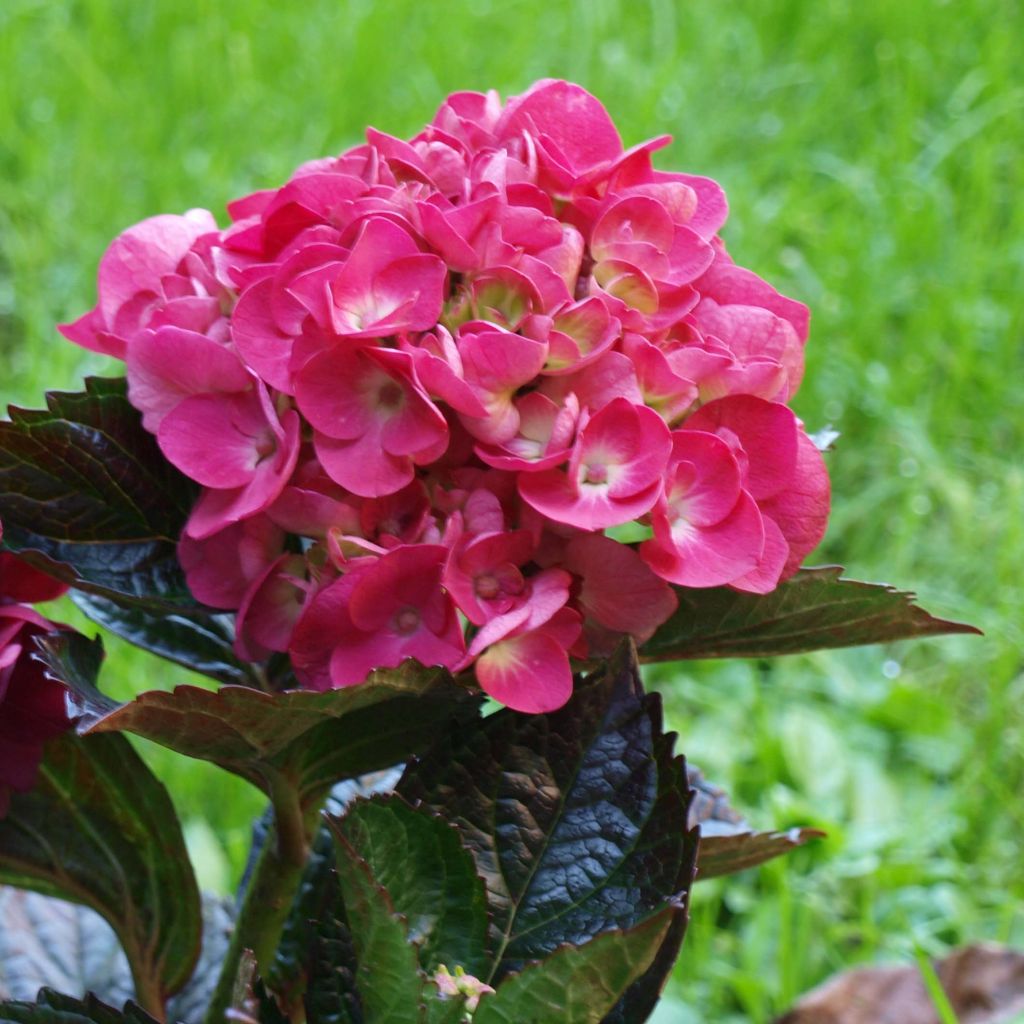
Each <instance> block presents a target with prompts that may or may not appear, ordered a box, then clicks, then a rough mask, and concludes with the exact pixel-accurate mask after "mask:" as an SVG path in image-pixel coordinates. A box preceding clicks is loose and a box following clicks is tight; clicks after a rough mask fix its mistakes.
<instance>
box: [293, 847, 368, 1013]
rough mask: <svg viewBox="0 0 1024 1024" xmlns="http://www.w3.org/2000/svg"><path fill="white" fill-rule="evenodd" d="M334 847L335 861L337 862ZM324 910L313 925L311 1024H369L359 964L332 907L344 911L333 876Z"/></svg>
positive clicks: (307, 995)
mask: <svg viewBox="0 0 1024 1024" xmlns="http://www.w3.org/2000/svg"><path fill="white" fill-rule="evenodd" d="M333 854H334V851H333V847H332V849H331V858H332V861H333ZM324 895H325V899H324V909H323V910H322V911H321V914H320V917H319V918H318V919H317V920H316V921H314V922H313V924H314V932H313V939H312V942H311V944H310V957H309V968H308V969H309V978H308V984H307V987H306V992H305V995H304V999H303V1003H304V1006H305V1010H306V1019H307V1020H308V1021H309V1022H310V1024H365V1020H364V1017H363V1007H362V1003H361V1001H360V999H359V993H358V992H357V991H356V972H357V971H358V963H357V961H356V953H355V949H354V948H353V944H352V934H351V932H350V931H349V930H348V925H347V924H346V922H345V920H344V917H343V915H341V916H339V915H338V914H337V913H335V912H334V911H332V910H330V909H328V908H329V907H340V905H341V891H340V889H339V888H338V878H337V875H336V874H335V873H334V872H331V873H330V876H329V883H328V889H327V891H326V892H325V894H324Z"/></svg>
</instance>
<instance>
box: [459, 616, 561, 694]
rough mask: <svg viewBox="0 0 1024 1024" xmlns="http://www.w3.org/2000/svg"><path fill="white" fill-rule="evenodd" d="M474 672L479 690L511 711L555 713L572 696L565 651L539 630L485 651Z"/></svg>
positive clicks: (556, 641)
mask: <svg viewBox="0 0 1024 1024" xmlns="http://www.w3.org/2000/svg"><path fill="white" fill-rule="evenodd" d="M475 671H476V678H477V681H478V682H479V683H480V686H481V687H482V688H483V690H484V691H485V692H486V693H488V694H490V696H491V697H493V698H494V699H495V700H496V701H499V702H500V703H502V704H504V705H505V706H506V707H510V708H512V709H513V710H514V711H523V712H525V713H527V714H543V713H545V712H548V711H556V710H557V709H558V708H560V707H562V705H563V704H565V702H566V701H567V700H568V699H569V698H570V697H571V696H572V670H571V668H570V667H569V656H568V655H567V654H566V648H565V647H563V646H562V645H561V644H560V643H559V642H558V640H556V639H555V638H554V637H552V636H550V635H548V634H547V633H545V632H544V631H543V630H537V631H534V632H532V633H525V634H523V635H522V636H516V637H512V638H510V639H508V640H502V641H500V642H498V643H497V644H494V645H493V646H492V647H489V648H488V649H487V650H486V651H485V652H484V653H483V654H481V655H480V657H478V658H477V660H476V665H475Z"/></svg>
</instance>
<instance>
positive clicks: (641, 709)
mask: <svg viewBox="0 0 1024 1024" xmlns="http://www.w3.org/2000/svg"><path fill="white" fill-rule="evenodd" d="M673 740H674V736H672V735H665V734H663V733H662V731H661V705H660V700H659V698H658V696H657V695H656V694H649V695H644V693H643V690H642V688H641V687H640V681H639V675H638V671H637V667H636V661H635V652H634V651H633V650H632V648H626V647H623V648H622V649H620V652H619V653H618V654H617V655H616V656H615V657H614V658H613V659H612V660H611V661H610V662H609V664H608V666H607V667H606V669H604V670H602V671H601V672H598V673H596V674H595V675H593V676H592V677H591V678H590V679H588V680H586V681H584V682H581V683H578V684H577V687H576V692H575V694H574V695H573V697H572V699H571V700H570V702H569V703H568V704H567V705H566V706H565V707H564V708H562V709H561V710H559V711H557V712H554V713H552V714H548V715H523V714H519V713H517V712H514V711H510V710H507V709H506V710H502V711H499V712H497V713H496V714H494V715H491V716H489V717H487V718H485V719H484V720H483V721H482V722H481V723H480V724H479V726H478V727H476V728H475V729H458V730H450V731H449V733H448V734H447V735H446V736H445V737H443V738H442V739H441V740H440V741H439V743H438V744H437V746H436V747H435V748H434V749H433V750H432V751H431V752H430V753H429V754H427V755H426V756H425V757H424V758H423V759H422V760H421V761H419V762H416V763H414V764H412V765H410V767H409V768H408V769H407V771H406V773H405V775H404V776H403V778H402V780H401V781H400V783H399V786H398V792H399V793H400V794H402V795H403V796H404V797H406V799H408V800H409V801H410V802H413V803H415V802H416V801H419V802H421V803H422V805H423V806H426V807H429V808H431V809H433V810H436V811H437V812H438V813H440V814H442V815H443V816H444V817H445V818H446V819H447V820H449V821H452V822H453V823H454V824H455V825H456V826H457V827H458V829H459V833H460V836H461V838H462V841H463V843H464V844H465V845H466V846H467V847H468V848H469V849H470V850H471V851H472V853H473V855H474V857H475V859H476V866H477V871H478V872H479V874H480V875H481V877H482V878H483V879H484V882H485V885H486V887H487V897H488V904H489V907H490V911H491V915H492V924H491V942H492V950H493V966H492V968H491V971H490V974H489V976H484V977H482V979H481V980H484V981H488V982H489V983H491V984H494V979H498V980H500V979H501V978H502V977H503V976H504V975H505V974H507V973H508V972H509V971H515V970H519V969H520V968H521V967H522V966H523V965H524V964H525V963H526V962H528V961H530V960H536V959H542V958H544V957H545V956H547V955H548V954H549V953H552V952H553V951H554V950H555V949H557V948H558V947H559V946H562V945H563V944H565V943H571V944H574V945H581V944H583V943H585V942H587V941H588V940H590V939H592V938H594V937H595V936H597V935H599V934H600V933H602V932H605V931H608V930H610V929H616V928H619V929H627V930H628V929H629V928H632V927H633V926H634V925H636V924H637V923H639V922H640V921H642V920H644V919H645V918H646V917H647V916H648V915H650V914H651V913H653V912H656V911H658V910H660V909H661V908H662V907H663V906H664V905H665V903H666V901H667V900H670V899H673V898H676V897H679V898H685V893H686V891H687V890H688V888H689V885H690V882H691V880H692V877H693V871H694V863H695V858H696V845H697V841H696V831H695V830H690V829H688V826H687V807H688V803H689V798H690V797H689V788H688V786H687V783H686V775H685V767H684V764H683V762H682V758H676V757H673V756H672V743H673ZM675 938H676V937H675V936H673V941H675ZM679 938H681V935H680V936H679ZM659 987H660V986H659Z"/></svg>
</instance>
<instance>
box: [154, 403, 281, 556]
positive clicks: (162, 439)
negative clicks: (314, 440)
mask: <svg viewBox="0 0 1024 1024" xmlns="http://www.w3.org/2000/svg"><path fill="white" fill-rule="evenodd" d="M299 429H300V423H299V416H298V413H297V412H296V411H295V410H294V409H286V410H285V411H284V413H283V414H281V415H280V416H279V415H278V412H277V410H276V409H275V408H274V405H273V402H272V401H271V399H270V396H269V395H268V394H267V391H266V389H265V388H264V387H263V385H262V384H261V385H259V386H258V387H256V388H254V389H253V390H252V391H247V392H244V393H241V394H232V395H193V396H192V397H190V398H186V399H184V400H183V401H182V402H180V403H179V404H178V405H177V406H175V408H174V409H173V410H172V411H171V412H170V413H168V414H167V415H166V416H165V417H164V419H163V422H162V423H161V424H160V431H159V433H158V434H157V442H158V443H159V445H160V449H161V451H163V453H164V455H166V456H167V458H168V459H169V460H170V462H172V463H173V464H174V465H175V466H177V467H178V469H180V470H181V471H182V472H183V473H184V474H185V475H186V476H188V477H191V478H192V479H193V480H195V481H196V482H197V483H199V484H202V485H203V487H205V488H207V490H206V491H205V492H204V494H203V495H202V497H201V498H200V499H199V501H198V502H197V504H196V505H195V507H194V508H193V510H192V515H191V516H190V517H189V521H188V524H187V525H186V528H185V531H186V533H188V535H189V536H191V537H194V538H196V539H197V540H201V539H202V538H204V537H208V536H210V534H213V533H216V532H217V531H218V530H222V529H224V527H226V526H229V525H230V524H231V523H235V522H238V521H239V520H241V519H246V518H248V517H249V516H252V515H255V514H256V513H257V512H262V511H263V510H264V509H266V508H267V507H268V506H269V505H270V504H271V503H272V502H273V501H274V499H275V498H277V497H278V495H279V494H280V493H281V491H282V490H283V489H284V487H285V484H287V483H288V479H289V477H290V476H291V473H292V470H293V469H294V468H295V463H296V461H297V459H298V455H299Z"/></svg>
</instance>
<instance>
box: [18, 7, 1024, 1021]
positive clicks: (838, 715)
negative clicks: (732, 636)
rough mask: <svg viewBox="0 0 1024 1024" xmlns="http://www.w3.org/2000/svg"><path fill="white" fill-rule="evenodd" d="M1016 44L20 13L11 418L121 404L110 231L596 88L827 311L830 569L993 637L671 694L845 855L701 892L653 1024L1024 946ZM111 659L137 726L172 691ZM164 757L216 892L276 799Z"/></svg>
mask: <svg viewBox="0 0 1024 1024" xmlns="http://www.w3.org/2000/svg"><path fill="white" fill-rule="evenodd" d="M1022 40H1024V15H1022V8H1021V4H1020V3H1018V2H1012V0H1005V2H1000V0H959V2H955V3H940V2H929V0H900V2H892V0H850V2H840V0H749V2H746V0H737V2H731V3H722V2H718V3H713V2H710V0H707V2H693V3H686V4H684V3H677V2H673V0H622V2H620V0H578V2H577V0H566V2H561V0H500V2H499V0H471V2H455V0H448V2H436V3H430V2H429V0H428V2H424V0H380V2H378V3H372V2H369V0H364V2H356V0H349V2H339V0H333V2H331V0H304V2H302V3H298V2H295V3H289V2H285V0H276V2H265V0H245V2H227V0H224V2H214V0H209V2H200V0H175V2H170V0H168V2H156V0H149V2H137V0H123V2H115V0H77V2H74V0H2V2H0V68H2V69H3V70H2V73H0V380H2V388H3V396H4V398H5V399H6V400H8V401H12V402H16V403H22V404H27V405H30V406H31V405H38V404H39V403H40V401H41V395H42V392H43V390H44V389H46V388H58V389H60V388H63V389H72V390H73V389H76V388H77V386H78V381H79V380H80V378H81V376H82V374H83V373H87V372H105V373H117V372H120V371H119V369H118V367H117V366H115V365H113V364H112V363H111V361H108V360H104V359H101V358H99V357H93V356H90V355H89V354H87V353H83V352H82V351H80V350H78V349H76V348H75V347H74V346H72V345H70V344H68V343H65V342H64V341H63V340H62V339H61V338H60V337H59V336H58V335H57V333H56V331H55V330H54V324H55V322H57V321H60V320H65V319H69V318H72V317H75V316H77V315H78V314H79V313H80V312H82V311H84V310H85V309H86V308H88V307H89V306H90V305H91V304H92V303H93V301H94V275H95V270H96V264H97V261H98V259H99V256H100V254H101V253H102V251H103V249H104V248H105V246H106V244H107V242H108V241H109V240H110V239H111V238H112V237H113V235H114V234H116V233H117V232H118V231H120V230H121V229H122V228H123V227H125V226H127V225H129V224H131V223H133V222H135V221H138V220H140V219H142V218H144V217H147V216H149V215H152V214H154V213H157V212H164V211H170V212H181V211H183V210H185V209H186V208H188V207H192V206H205V207H208V208H209V209H211V210H213V211H215V213H217V215H218V216H222V215H223V208H224V204H225V202H226V201H227V200H228V199H230V198H232V197H234V196H237V195H241V194H244V193H247V192H249V191H251V190H253V189H255V188H259V187H267V186H273V185H276V184H279V183H280V182H281V181H282V180H283V179H284V178H285V177H286V176H287V175H288V174H289V172H290V171H291V169H292V168H293V167H294V166H295V165H296V164H297V163H299V162H301V161H303V160H305V159H308V158H311V157H314V156H320V155H325V154H329V153H334V152H337V151H339V150H340V149H342V148H343V147H345V146H348V145H350V144H353V143H355V142H357V141H359V140H360V138H361V133H362V130H363V128H364V127H365V125H366V124H367V123H370V124H373V125H374V126H377V127H379V128H381V129H383V130H385V131H387V132H390V133H392V134H395V135H400V136H401V135H408V134H411V133H413V132H414V131H416V130H417V129H418V128H419V127H420V126H421V125H422V124H423V123H424V122H425V121H426V120H428V119H429V117H430V116H431V115H432V113H433V110H434V109H435V107H436V106H437V105H438V103H439V102H440V100H441V99H442V97H443V96H444V95H445V94H446V93H448V92H449V91H452V90H456V89H487V88H496V89H498V90H500V91H501V92H502V94H503V95H508V94H510V93H511V94H514V93H516V92H518V91H521V90H522V89H524V88H525V87H526V86H527V85H529V83H531V82H532V81H533V80H534V79H536V78H540V77H544V76H558V77H566V78H570V79H574V80H576V81H578V82H580V83H582V84H583V85H585V86H586V87H587V88H588V89H590V90H591V91H592V92H594V93H595V94H597V95H598V96H599V97H600V98H601V99H602V100H603V101H604V103H605V104H606V106H607V107H608V108H609V110H610V111H611V113H612V115H613V117H614V118H615V120H616V122H617V123H618V124H619V125H620V126H621V129H622V131H623V135H624V137H625V141H626V143H627V144H632V143H634V142H637V141H640V140H642V139H644V138H646V137H649V136H651V135H655V134H659V133H662V132H671V133H672V134H674V135H675V138H676V142H675V144H674V145H673V146H672V147H671V148H670V149H668V150H665V151H663V152H662V153H660V154H658V156H657V158H656V159H657V162H658V164H659V166H662V167H665V168H675V169H681V170H686V171H690V172H693V173H700V174H707V175H711V176H713V177H715V178H717V179H718V180H719V181H721V182H722V184H723V185H724V186H725V188H726V191H727V193H728V195H729V198H730V202H731V209H732V214H731V217H730V220H729V223H728V224H727V226H726V229H725V232H724V234H725V237H726V239H727V241H728V243H729V246H730V250H731V251H732V253H733V255H734V256H735V257H736V259H737V260H738V261H739V262H741V263H743V264H745V265H747V266H750V267H752V268H754V269H755V270H757V271H758V272H759V273H760V274H762V276H764V277H766V278H767V279H768V280H770V281H771V282H773V283H774V284H775V285H776V286H777V287H778V288H779V289H780V290H781V291H783V292H785V293H787V294H790V295H792V296H794V297H797V298H799V299H801V300H803V301H804V302H807V303H808V304H809V305H810V306H811V308H812V310H813V318H812V334H811V341H810V343H809V346H808V350H807V353H808V364H809V365H808V375H807V380H806V383H805V384H804V387H803V390H802V392H801V393H800V395H799V396H798V398H797V400H796V403H795V404H796V408H797V411H798V413H799V414H800V415H801V416H802V417H803V418H804V419H805V421H806V422H807V424H808V426H809V427H810V428H811V429H817V428H820V427H823V426H825V425H831V426H833V427H834V428H835V429H836V430H838V431H840V433H841V438H840V440H839V442H838V444H837V446H836V450H835V451H834V452H833V453H832V454H831V455H830V456H829V466H830V470H831V474H832V479H833V484H834V494H835V502H834V515H833V519H832V524H831V528H830V531H829V535H828V538H827V540H826V541H825V543H824V544H823V545H822V547H821V549H820V550H819V552H817V554H816V556H815V557H814V558H813V559H812V560H811V561H812V562H816V563H821V562H839V563H842V564H844V565H846V566H847V567H848V571H849V574H850V575H852V576H855V577H857V578H862V579H871V580H883V581H888V582H894V583H897V584H899V585H900V586H901V587H904V588H907V589H913V590H916V591H918V593H919V594H920V595H921V598H922V601H923V603H924V604H926V606H927V607H929V608H930V609H931V610H933V611H935V612H938V613H944V614H946V615H949V616H952V617H957V618H963V619H967V620H969V621H972V622H974V623H976V624H978V625H980V626H982V627H983V628H984V629H985V631H986V633H987V634H988V635H987V637H986V638H985V639H976V638H969V637H967V638H962V637H957V638H948V639H941V640H934V641H929V642H921V643H912V644H898V645H893V646H890V647H884V648H879V647H875V648H867V649H861V650H856V651H850V652H840V653H829V654H821V655H816V656H812V657H800V658H787V659H780V660H778V661H774V662H771V663H767V662H765V663H760V662H739V661H737V662H730V663H700V664H697V663H690V664H686V665H684V666H670V667H667V668H660V669H658V671H657V672H656V673H652V674H651V680H652V682H655V683H656V684H657V685H658V686H659V687H660V688H661V689H662V691H663V692H664V694H665V698H666V702H667V705H668V709H669V718H670V721H671V723H672V725H673V726H674V728H676V729H678V731H679V733H680V737H681V747H682V749H683V750H685V751H686V752H687V753H688V754H689V755H690V756H691V758H692V759H693V760H694V761H695V762H696V763H697V764H699V765H700V766H701V767H702V768H703V769H704V770H705V772H706V773H707V774H708V775H709V776H710V777H712V778H713V779H715V780H717V781H719V782H721V783H722V784H724V785H726V786H727V787H728V788H729V789H730V791H731V792H732V793H733V794H734V797H735V800H736V802H737V803H738V804H739V805H740V806H741V807H742V808H744V809H745V810H746V811H747V812H748V814H749V817H750V818H751V820H752V821H753V822H754V823H755V824H757V825H759V826H762V827H771V826H779V827H782V826H790V825H795V824H814V825H817V826H819V827H821V828H824V829H826V830H827V831H828V833H829V838H828V839H827V840H826V841H824V842H821V843H818V844H817V845H815V846H814V847H813V848H810V849H806V850H802V851H799V852H798V853H797V854H795V855H794V856H791V857H789V858H788V859H786V860H784V861H779V862H776V863H774V864H771V865H768V866H766V867H764V868H762V869H760V870H759V871H756V872H748V873H747V874H746V875H743V876H739V877H737V878H735V879H728V880H725V881H721V882H710V883H706V884H704V885H701V886H699V887H698V889H697V892H696V893H695V898H694V915H693V924H692V927H691V931H690V934H689V937H688V939H687V944H686V946H685V948H684V953H683V956H682V958H681V960H680V962H679V966H678V968H677V970H676V973H675V976H674V979H673V982H672V986H671V988H670V991H669V993H668V995H669V999H670V1000H671V1002H670V1003H668V1004H667V1006H666V1010H665V1011H664V1015H663V1018H662V1019H665V1020H667V1021H674V1022H676V1024H690V1022H698V1021H714V1022H716V1024H730V1022H734V1021H736V1022H739V1021H754V1022H760V1021H768V1020H770V1019H771V1018H772V1016H773V1015H774V1014H775V1013H776V1012H778V1011H780V1010H782V1009H783V1008H785V1007H786V1006H787V1005H788V1004H790V1003H791V1002H792V1001H793V999H794V998H795V997H796V996H797V995H798V994H799V993H801V992H802V991H804V990H805V989H807V988H808V987H810V986H811V985H813V984H815V983H816V982H818V981H819V980H821V979H822V978H823V977H825V976H826V975H828V974H829V973H831V972H833V971H835V970H837V969H840V968H842V967H845V966H849V965H852V964H857V963H862V962H874V961H878V960H895V961H903V962H913V961H914V958H915V956H917V955H920V954H921V953H929V954H930V953H941V952H942V951H943V950H945V949H946V948H947V947H948V946H950V945H952V944H956V943H960V942H963V941H968V940H974V939H978V938H983V937H985V938H994V939H999V940H1004V941H1015V942H1016V943H1018V944H1019V945H1024V906H1022V898H1024V799H1022V786H1024V670H1022V655H1021V647H1022V639H1024V636H1022V634H1024V629H1022V620H1021V612H1020V609H1021V604H1022V599H1024V583H1022V570H1024V458H1022V450H1024V446H1022V441H1024V413H1022V411H1021V410H1022V406H1024V384H1022V369H1024V360H1022V356H1024V351H1022V347H1024V341H1022V338H1024V330H1022V328H1024V316H1022V306H1024V302H1022V286H1024V201H1022V199H1021V196H1022V195H1024V145H1022V136H1024V72H1022V65H1024V61H1022V53H1021V42H1022ZM65 612H66V617H71V616H73V612H70V611H66V610H65V609H62V613H65ZM109 649H110V651H111V657H110V661H111V662H112V663H113V664H111V666H110V669H109V671H108V673H107V685H108V688H109V689H111V690H113V691H114V692H116V693H118V694H120V695H127V694H129V693H130V692H132V691H135V690H139V689H143V688H150V687H158V686H170V685H172V684H173V683H174V682H177V681H181V680H182V679H183V678H184V676H183V673H182V672H181V671H180V670H177V669H175V668H173V667H169V666H164V665H161V664H159V663H158V662H156V661H155V660H151V659H149V658H147V657H145V656H141V655H138V654H137V653H135V652H132V651H130V650H128V649H126V648H124V647H123V646H122V645H120V644H119V643H117V642H116V641H112V642H110V643H109ZM144 753H145V754H146V756H147V757H148V758H150V759H151V761H152V762H153V763H154V764H155V766H156V767H157V770H158V771H160V772H161V773H162V775H163V776H164V778H165V779H166V781H167V785H168V787H169V788H170V790H171V793H172V796H173V798H174V800H175V802H176V804H177V806H178V809H179V811H180V812H181V814H182V816H183V818H184V819H185V821H186V823H187V832H188V838H189V843H190V846H191V848H192V850H193V853H194V855H195V857H196V860H197V864H198V867H199V870H200V874H201V876H202V880H203V882H204V884H205V885H206V886H207V887H211V888H215V889H221V890H223V891H229V890H230V889H231V888H232V887H233V886H234V885H235V883H236V882H237V878H238V874H239V871H240V868H241V863H242V860H243V858H244V853H245V849H246V846H247V842H248V829H249V823H250V821H251V819H252V816H253V815H254V814H255V813H257V812H258V811H259V809H260V805H259V799H258V798H257V796H256V795H255V793H254V792H250V791H249V790H248V789H247V787H246V786H245V784H244V783H242V782H240V781H237V780H235V779H233V778H230V777H227V776H222V775H220V774H218V773H217V772H216V770H215V769H213V768H211V767H210V766H207V765H199V764H197V765H182V764H181V763H178V762H175V761H173V759H172V758H170V757H168V756H166V755H165V754H164V753H163V752H161V751H160V750H157V749H155V748H146V749H145V750H144Z"/></svg>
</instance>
